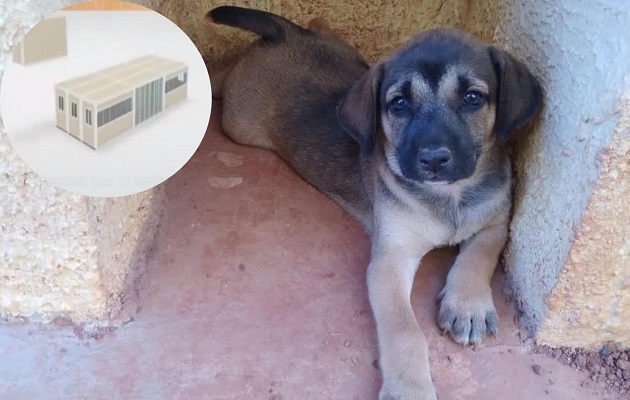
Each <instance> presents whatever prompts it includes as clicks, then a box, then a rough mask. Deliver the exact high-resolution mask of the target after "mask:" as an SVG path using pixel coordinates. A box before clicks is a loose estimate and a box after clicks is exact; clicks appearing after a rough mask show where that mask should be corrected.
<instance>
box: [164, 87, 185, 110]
mask: <svg viewBox="0 0 630 400" xmlns="http://www.w3.org/2000/svg"><path fill="white" fill-rule="evenodd" d="M187 90H188V83H185V84H183V85H181V86H180V87H178V88H177V89H173V90H171V91H170V92H168V93H166V94H165V96H166V98H165V104H166V108H168V107H170V106H171V105H173V104H175V103H177V102H178V101H181V100H183V99H185V98H186V91H187Z"/></svg>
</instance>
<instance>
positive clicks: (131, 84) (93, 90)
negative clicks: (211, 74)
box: [55, 55, 188, 149]
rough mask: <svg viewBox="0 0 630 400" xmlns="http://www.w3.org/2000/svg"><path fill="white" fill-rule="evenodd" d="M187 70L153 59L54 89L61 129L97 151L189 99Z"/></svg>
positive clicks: (128, 63)
mask: <svg viewBox="0 0 630 400" xmlns="http://www.w3.org/2000/svg"><path fill="white" fill-rule="evenodd" d="M187 88H188V66H187V65H186V64H185V63H183V62H179V61H173V60H169V59H166V58H162V57H157V56H153V55H149V56H144V57H140V58H137V59H134V60H131V61H129V62H126V63H123V64H119V65H116V66H113V67H109V68H106V69H103V70H100V71H97V72H94V73H91V74H88V75H84V76H80V77H77V78H74V79H70V80H68V81H64V82H61V83H58V84H57V85H56V86H55V99H56V100H55V108H56V110H57V111H56V115H57V127H59V128H61V129H62V130H64V131H66V132H68V133H69V134H70V135H72V136H74V137H75V138H77V139H79V140H81V141H82V142H83V143H85V144H87V145H88V146H90V147H92V148H94V149H97V148H98V147H99V146H102V145H103V144H105V143H106V142H108V141H109V140H111V139H113V138H114V137H116V136H118V135H120V134H121V133H123V132H125V131H126V130H128V129H131V128H133V127H134V126H136V125H138V124H141V123H142V122H144V121H146V120H147V119H149V118H151V117H153V116H154V115H156V114H158V113H160V112H161V111H164V109H166V108H167V107H169V106H170V105H172V104H173V103H175V102H177V101H179V100H183V99H185V98H186V95H187Z"/></svg>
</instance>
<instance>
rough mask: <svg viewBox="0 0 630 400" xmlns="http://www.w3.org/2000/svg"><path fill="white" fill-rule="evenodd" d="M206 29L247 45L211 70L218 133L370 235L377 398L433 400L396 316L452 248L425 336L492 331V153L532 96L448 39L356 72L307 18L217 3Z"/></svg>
mask: <svg viewBox="0 0 630 400" xmlns="http://www.w3.org/2000/svg"><path fill="white" fill-rule="evenodd" d="M208 16H209V17H210V18H211V19H212V20H213V21H214V22H216V23H218V24H224V25H230V26H233V27H237V28H241V29H244V30H247V31H250V32H254V33H256V34H258V35H260V38H261V39H260V41H259V42H258V43H257V44H256V45H254V46H253V47H252V48H250V49H249V50H248V51H247V53H246V54H245V55H244V56H243V57H242V58H240V60H238V61H237V62H236V63H235V64H234V65H233V66H232V67H231V68H230V69H229V71H228V72H226V73H224V76H225V81H224V82H223V83H222V90H221V91H222V96H223V117H222V118H223V119H222V125H223V129H224V131H225V133H226V134H227V135H228V136H229V137H230V138H232V139H233V140H234V141H235V142H237V143H241V144H244V145H249V146H257V147H260V148H265V149H271V150H273V151H275V152H276V153H277V154H278V155H279V156H280V157H281V158H282V159H284V160H285V161H286V162H287V163H288V164H289V165H290V166H291V167H292V168H293V169H294V170H295V171H296V172H297V173H298V174H300V175H301V176H302V177H303V178H304V179H305V180H306V181H308V182H309V183H310V184H312V185H313V186H315V187H316V188H317V189H319V190H320V191H322V192H323V193H325V194H326V195H328V196H329V197H330V198H331V199H333V200H334V201H335V202H336V203H337V204H339V205H340V206H341V207H343V208H344V209H345V210H346V211H347V212H348V213H350V214H351V215H352V216H354V217H355V218H356V219H357V220H358V221H359V222H360V223H361V224H362V225H363V226H364V227H365V230H366V231H367V232H368V233H369V234H370V236H371V239H372V250H371V260H370V263H369V266H368V271H367V280H368V290H369V299H370V304H371V307H372V311H373V314H374V318H375V320H376V326H377V335H378V343H379V350H380V369H381V372H382V377H383V384H382V388H381V391H380V396H379V398H380V399H381V400H385V399H399V400H411V399H418V400H435V399H437V396H436V392H435V388H434V386H433V383H432V380H431V373H430V368H429V358H428V345H427V341H426V338H425V337H424V335H423V333H422V330H421V329H420V327H419V325H418V322H417V321H416V319H415V316H414V312H413V310H412V308H411V303H410V294H411V289H412V284H413V279H414V275H415V273H416V270H417V269H418V267H419V265H420V264H421V262H422V258H423V256H424V255H425V254H426V253H427V252H429V251H430V250H431V249H434V248H437V247H442V246H451V245H459V255H458V257H457V259H456V261H455V264H454V265H453V267H452V268H451V270H450V272H449V274H448V278H447V281H446V285H445V287H444V289H443V290H442V292H441V294H440V296H439V298H440V309H439V318H438V324H439V326H440V327H441V328H442V329H443V330H444V331H446V332H449V333H450V335H451V336H452V338H453V339H454V340H455V341H456V342H458V343H461V344H464V345H466V344H476V343H479V342H481V341H482V340H483V339H484V338H485V337H486V336H487V335H496V334H497V327H498V318H497V313H496V311H495V306H494V303H493V299H492V293H491V290H490V278H491V277H492V275H493V273H494V270H495V267H496V265H497V262H498V258H499V254H500V252H501V250H502V248H503V246H504V244H505V242H506V240H507V236H508V222H509V212H510V207H511V193H510V191H511V166H510V160H509V158H508V154H507V151H506V148H505V147H506V141H507V140H508V138H509V137H510V136H511V135H512V134H513V133H514V132H515V131H516V130H517V129H518V128H520V127H521V126H523V125H524V124H526V123H527V122H528V121H530V120H531V119H532V118H533V117H535V115H536V114H537V113H538V110H539V108H540V105H541V97H542V94H541V87H540V84H539V83H538V81H537V80H536V78H535V77H534V76H532V74H531V73H530V72H529V71H528V69H527V67H526V66H525V65H524V64H522V63H521V62H519V61H518V60H516V59H515V58H514V57H512V56H511V55H509V54H507V53H506V52H504V51H502V50H499V49H497V48H495V47H493V46H491V45H488V44H485V43H482V42H480V41H478V40H477V39H475V38H473V37H472V36H470V35H467V34H465V33H463V32H460V31H456V30H444V29H440V30H433V31H429V32H426V33H424V34H421V35H419V36H416V37H414V38H413V39H411V40H410V41H409V42H408V43H406V44H405V45H404V46H403V47H402V48H401V49H400V50H398V51H397V52H396V53H395V54H394V55H393V56H391V57H390V58H389V59H387V60H386V61H383V62H380V63H377V64H375V65H372V66H369V65H368V63H366V62H365V60H364V59H363V58H362V57H361V55H360V54H359V53H358V52H357V51H356V50H355V49H354V48H353V47H352V46H350V45H349V44H347V43H345V42H343V41H342V40H340V39H339V38H338V37H337V36H336V35H335V34H334V32H332V31H331V30H330V28H329V27H328V25H327V24H326V23H325V22H324V21H322V20H314V21H313V22H312V23H311V25H310V27H311V28H312V29H304V28H302V27H300V26H298V25H295V24H293V23H292V22H290V21H288V20H286V19H284V18H282V17H280V16H277V15H274V14H270V13H267V12H263V11H257V10H251V9H244V8H239V7H228V6H224V7H219V8H215V9H214V10H212V11H211V12H210V13H209V14H208ZM213 84H214V82H213ZM219 86H221V85H220V84H219Z"/></svg>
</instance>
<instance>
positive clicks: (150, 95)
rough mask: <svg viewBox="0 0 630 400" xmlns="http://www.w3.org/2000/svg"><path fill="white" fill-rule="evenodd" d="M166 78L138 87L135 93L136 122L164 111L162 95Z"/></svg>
mask: <svg viewBox="0 0 630 400" xmlns="http://www.w3.org/2000/svg"><path fill="white" fill-rule="evenodd" d="M163 87H164V79H162V78H160V79H156V80H154V81H153V82H149V83H147V84H146V85H144V86H141V87H139V88H137V89H136V95H135V100H136V101H135V108H136V109H135V124H136V125H138V124H139V123H141V122H144V121H146V120H147V119H149V118H151V117H152V116H154V115H155V114H157V113H159V112H160V111H162V96H164V94H163V92H164V89H163Z"/></svg>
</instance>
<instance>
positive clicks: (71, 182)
mask: <svg viewBox="0 0 630 400" xmlns="http://www.w3.org/2000/svg"><path fill="white" fill-rule="evenodd" d="M90 3H94V2H88V3H81V5H84V6H85V7H81V8H78V9H77V10H75V9H74V8H71V9H69V10H62V11H59V12H57V13H55V14H54V15H52V16H50V17H49V18H46V19H45V20H43V21H41V22H40V23H39V24H37V25H36V26H35V27H34V28H33V29H31V30H30V31H29V32H28V33H27V34H26V36H25V37H24V38H23V39H22V41H21V42H20V43H19V45H18V46H17V47H16V48H15V51H14V53H13V59H12V60H8V64H7V65H6V70H5V73H4V77H3V79H2V82H1V86H0V111H1V112H2V119H3V121H4V125H5V128H6V132H7V134H8V136H9V140H10V141H11V144H12V145H13V147H14V148H15V150H16V152H17V153H18V154H19V155H20V156H21V157H22V159H23V160H24V161H25V162H26V164H28V166H29V167H30V168H32V169H33V171H35V172H36V173H38V174H39V175H40V176H41V177H42V178H44V179H45V180H47V181H48V182H50V183H51V184H53V185H55V186H58V187H61V188H63V189H66V190H69V191H72V192H75V193H79V194H83V195H88V196H95V197H116V196H125V195H130V194H134V193H138V192H141V191H143V190H147V189H150V188H152V187H154V186H155V185H158V184H160V183H162V182H163V181H165V180H166V179H167V178H169V177H170V176H172V175H173V174H174V173H175V172H177V171H178V170H179V169H180V168H181V167H182V166H183V165H184V164H185V163H186V162H187V161H188V160H189V159H190V157H191V156H192V155H193V153H194V152H195V150H196V149H197V148H198V147H199V144H200V143H201V140H202V138H203V136H204V134H205V132H206V129H207V127H208V121H209V119H210V108H211V102H212V96H211V90H210V79H209V78H208V73H207V71H206V67H205V64H204V61H203V59H202V57H201V55H200V54H199V51H198V50H197V48H196V47H195V45H194V44H193V43H192V42H191V41H190V39H189V38H188V36H187V35H186V34H185V33H184V32H182V30H181V29H179V28H178V27H177V26H176V25H175V24H174V23H172V22H171V21H170V20H168V19H167V18H165V17H163V16H162V15H160V14H158V13H157V12H154V11H152V10H149V9H142V8H141V7H139V6H137V5H135V4H131V3H124V2H116V3H118V4H119V7H117V8H124V7H120V5H124V4H129V6H130V7H129V8H130V9H131V10H125V11H120V10H115V11H111V10H98V9H95V10H90V11H87V10H85V9H88V10H89V8H90V7H87V6H89V4H90Z"/></svg>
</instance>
